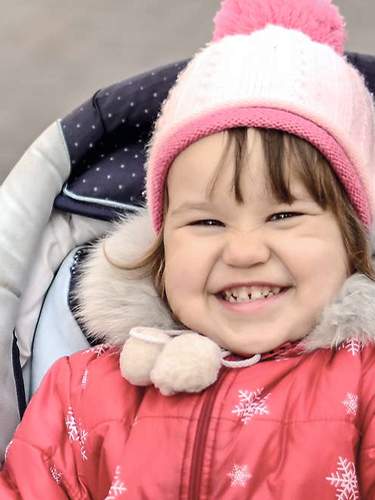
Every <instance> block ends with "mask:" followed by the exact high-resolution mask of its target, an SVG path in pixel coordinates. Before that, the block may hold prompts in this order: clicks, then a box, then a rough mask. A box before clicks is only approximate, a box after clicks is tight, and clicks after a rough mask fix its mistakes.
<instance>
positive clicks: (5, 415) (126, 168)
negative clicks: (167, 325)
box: [0, 53, 375, 460]
mask: <svg viewBox="0 0 375 500" xmlns="http://www.w3.org/2000/svg"><path fill="white" fill-rule="evenodd" d="M347 57H348V59H349V60H350V61H351V62H352V63H353V64H354V65H355V66H356V67H357V68H358V69H359V70H360V71H361V72H362V73H363V75H364V77H365V79H366V82H367V84H368V86H369V88H370V90H371V91H372V92H373V93H375V56H368V55H361V54H355V53H350V54H347ZM186 64H187V61H180V62H177V63H175V64H170V65H167V66H163V67H161V68H157V69H155V70H153V71H150V72H147V73H143V74H141V75H139V76H136V77H134V78H131V79H128V80H125V81H123V82H120V83H117V84H114V85H112V86H110V87H108V88H105V89H102V90H100V91H98V92H97V93H95V94H94V96H93V97H92V98H91V99H89V100H88V101H86V102H85V103H83V104H82V105H81V106H79V107H78V108H77V109H76V110H74V111H73V112H72V113H70V114H69V115H68V116H66V117H65V118H63V119H62V120H58V121H56V122H55V123H53V124H52V125H51V126H50V127H49V128H47V130H46V131H45V132H43V134H42V135H41V136H40V137H39V138H38V139H37V140H36V141H35V142H34V143H33V144H32V145H31V146H30V148H29V149H28V150H27V151H26V153H25V154H24V156H23V157H22V158H21V160H20V161H19V162H18V164H17V165H16V166H15V167H14V169H13V170H12V172H11V173H10V174H9V176H8V177H7V179H6V180H5V181H4V183H3V185H2V186H1V190H0V213H1V220H0V227H1V231H0V234H1V240H0V262H1V271H0V310H1V330H0V339H1V340H0V356H1V358H0V359H1V362H0V381H1V388H2V390H1V395H0V429H1V433H0V460H2V458H3V456H4V452H5V447H6V445H7V443H8V442H9V440H10V438H11V435H12V434H13V432H14V430H15V427H16V425H17V423H18V421H19V419H20V418H22V415H23V412H24V410H25V408H26V405H27V402H28V401H29V399H30V397H31V396H32V394H33V393H34V392H35V390H36V389H37V387H38V386H39V384H40V381H41V379H42V377H43V376H44V374H45V372H46V371H47V370H48V368H49V367H50V366H51V365H52V363H53V362H54V361H55V360H56V359H58V358H59V357H61V356H65V355H69V354H72V353H73V352H75V351H78V350H81V349H87V348H88V347H90V343H89V341H88V339H87V337H86V335H85V332H84V328H81V327H80V325H79V322H78V321H77V320H76V318H75V317H74V314H73V312H72V311H73V310H74V305H75V304H74V299H73V298H72V297H73V295H72V293H71V292H72V290H73V288H74V286H75V283H76V276H77V269H78V268H79V265H80V263H81V262H82V260H83V259H84V258H85V253H86V248H87V245H88V244H89V243H90V242H92V241H93V240H95V239H96V238H98V237H100V236H102V235H103V234H104V233H105V232H106V231H107V230H108V229H109V227H110V222H111V221H112V220H114V219H116V218H117V217H118V216H119V215H123V214H124V213H134V212H137V211H139V210H140V208H141V207H142V205H143V204H144V191H143V188H144V163H145V145H146V144H147V142H148V140H149V138H150V136H151V132H152V128H153V123H154V121H155V119H156V118H157V116H158V113H159V110H160V107H161V103H162V102H163V100H164V99H165V98H166V97H167V94H168V91H169V89H170V87H171V86H172V84H173V83H174V82H175V80H176V77H177V75H178V73H179V72H180V71H181V70H182V69H183V68H184V67H185V65H186ZM98 348H99V347H98Z"/></svg>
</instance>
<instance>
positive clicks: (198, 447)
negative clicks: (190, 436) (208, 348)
mask: <svg viewBox="0 0 375 500" xmlns="http://www.w3.org/2000/svg"><path fill="white" fill-rule="evenodd" d="M226 372H228V369H226V368H222V369H221V372H220V373H219V376H218V379H217V380H216V383H215V385H214V386H213V387H212V390H211V391H210V393H209V394H208V395H207V398H206V400H205V402H204V403H203V406H202V410H201V413H200V415H199V420H198V425H197V432H196V435H195V441H194V447H193V457H192V466H191V474H190V482H189V493H188V500H199V493H200V489H201V482H202V466H203V459H204V452H205V449H206V441H207V431H208V426H209V424H210V418H211V413H212V409H213V406H214V404H215V400H216V396H217V393H218V392H219V389H220V386H221V383H222V381H223V378H224V375H225V373H226Z"/></svg>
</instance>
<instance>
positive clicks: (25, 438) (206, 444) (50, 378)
mask: <svg viewBox="0 0 375 500" xmlns="http://www.w3.org/2000/svg"><path fill="white" fill-rule="evenodd" d="M374 355H375V347H373V346H370V345H369V346H367V347H365V348H362V347H361V345H360V344H359V343H358V342H357V341H355V340H352V341H348V342H346V344H345V345H344V346H343V347H342V348H341V349H340V350H338V351H336V352H334V351H331V350H323V349H319V350H317V351H315V352H312V353H309V354H297V353H293V351H291V352H288V351H287V352H286V353H284V354H282V355H277V353H276V354H275V355H273V356H272V355H271V356H265V357H264V359H263V360H262V361H261V362H260V363H258V364H256V365H254V366H251V367H248V368H242V369H229V368H223V369H222V371H221V373H220V375H219V378H218V381H217V382H216V383H215V384H214V385H213V386H211V387H210V388H208V389H207V390H205V391H203V392H201V393H199V394H194V395H188V394H181V395H175V396H171V397H165V396H162V395H161V394H160V393H159V392H158V391H157V390H156V389H154V388H153V387H149V388H147V389H142V388H137V387H135V386H132V385H130V384H129V383H128V382H126V381H125V379H123V378H122V377H121V374H120V371H119V359H118V352H117V350H114V349H110V350H107V351H105V350H104V348H103V349H102V348H100V347H97V348H93V349H90V350H88V351H85V352H81V353H78V354H76V355H73V356H72V357H70V358H63V359H61V360H59V361H58V362H57V363H56V364H55V366H54V367H53V368H52V369H51V370H50V372H49V373H48V375H47V376H46V378H45V380H44V382H43V383H42V386H41V387H40V389H39V390H38V392H37V394H36V395H35V396H34V398H33V399H32V402H31V404H30V405H29V407H28V409H27V412H26V414H25V416H24V419H23V421H22V423H21V425H20V426H19V428H18V429H17V432H16V434H15V436H14V439H13V441H12V442H11V444H10V446H9V447H8V450H7V456H6V460H5V465H4V468H3V471H2V472H1V475H0V498H1V499H2V500H5V499H11V498H12V499H13V498H22V499H25V500H34V499H35V500H37V499H38V500H39V499H46V500H47V499H48V500H52V499H63V498H64V499H66V498H70V499H75V500H78V499H94V500H99V499H100V500H103V499H106V500H109V499H117V498H119V499H120V498H124V499H126V498H130V499H132V500H138V499H139V500H140V499H147V500H167V499H170V500H178V499H181V500H182V499H189V500H193V499H194V500H198V499H200V500H205V499H210V500H214V499H215V500H218V499H223V500H238V499H248V498H254V499H256V500H267V499H277V500H291V499H293V500H297V499H303V500H306V499H318V498H319V500H326V499H327V500H328V499H329V500H334V499H343V500H344V499H359V498H361V499H374V498H375V418H374V414H375V383H374V381H375V365H374V359H375V357H374Z"/></svg>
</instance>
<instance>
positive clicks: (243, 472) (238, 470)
mask: <svg viewBox="0 0 375 500" xmlns="http://www.w3.org/2000/svg"><path fill="white" fill-rule="evenodd" d="M227 476H228V477H230V478H231V483H230V485H231V486H241V487H242V488H244V487H245V486H246V483H247V482H248V480H249V479H250V478H251V474H250V473H249V469H248V467H247V465H236V464H235V465H233V468H232V470H231V472H229V474H227Z"/></svg>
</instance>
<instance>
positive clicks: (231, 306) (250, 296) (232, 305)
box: [216, 286, 290, 313]
mask: <svg viewBox="0 0 375 500" xmlns="http://www.w3.org/2000/svg"><path fill="white" fill-rule="evenodd" d="M288 290H290V287H267V286H262V287H259V286H257V287H240V288H236V289H230V290H225V291H223V292H220V293H218V294H216V298H217V299H218V300H219V302H220V304H221V305H222V306H224V307H225V308H226V309H227V310H230V311H234V312H244V313H246V312H255V311H258V310H259V309H263V308H264V307H266V306H268V305H272V304H275V303H276V302H278V301H280V300H281V299H283V298H284V297H285V295H286V293H287V292H288Z"/></svg>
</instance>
